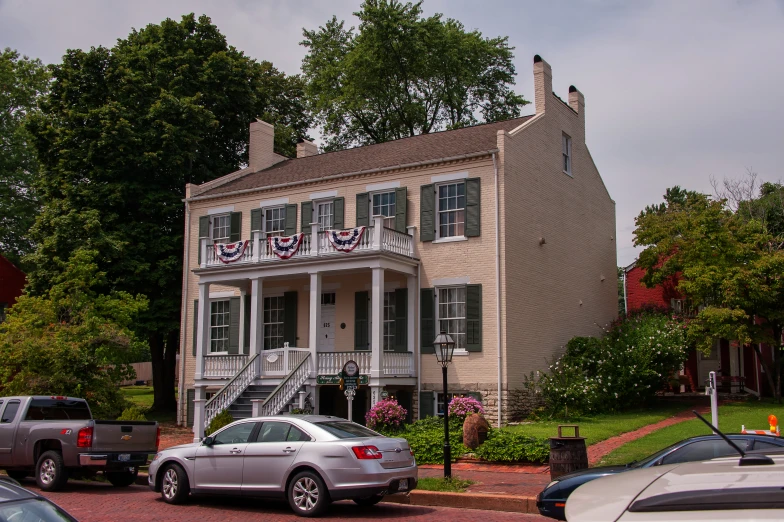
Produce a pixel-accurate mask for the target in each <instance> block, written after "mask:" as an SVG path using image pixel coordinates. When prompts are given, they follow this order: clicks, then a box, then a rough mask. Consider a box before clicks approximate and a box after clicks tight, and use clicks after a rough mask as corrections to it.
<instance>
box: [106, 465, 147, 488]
mask: <svg viewBox="0 0 784 522" xmlns="http://www.w3.org/2000/svg"><path fill="white" fill-rule="evenodd" d="M103 474H104V475H105V476H106V480H108V481H109V482H111V484H112V486H114V487H116V488H125V487H128V486H130V485H131V484H134V483H135V482H136V476H137V475H138V474H139V469H138V468H130V469H124V470H122V471H104V473H103Z"/></svg>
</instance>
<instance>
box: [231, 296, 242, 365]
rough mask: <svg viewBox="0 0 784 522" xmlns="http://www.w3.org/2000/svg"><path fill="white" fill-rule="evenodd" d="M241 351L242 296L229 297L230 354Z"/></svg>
mask: <svg viewBox="0 0 784 522" xmlns="http://www.w3.org/2000/svg"><path fill="white" fill-rule="evenodd" d="M238 353H240V298H239V297H230V298H229V354H231V355H236V354H238Z"/></svg>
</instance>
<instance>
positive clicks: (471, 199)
mask: <svg viewBox="0 0 784 522" xmlns="http://www.w3.org/2000/svg"><path fill="white" fill-rule="evenodd" d="M480 182H481V180H480V179H479V178H469V179H467V180H466V181H465V186H466V218H465V235H466V237H477V236H479V232H480V228H481V227H480V222H481V219H480V212H481V204H480V203H481V200H482V188H481V185H480Z"/></svg>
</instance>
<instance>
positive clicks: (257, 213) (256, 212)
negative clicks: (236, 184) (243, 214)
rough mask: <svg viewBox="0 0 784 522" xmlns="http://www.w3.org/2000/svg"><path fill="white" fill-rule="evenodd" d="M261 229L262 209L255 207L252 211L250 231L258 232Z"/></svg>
mask: <svg viewBox="0 0 784 522" xmlns="http://www.w3.org/2000/svg"><path fill="white" fill-rule="evenodd" d="M259 230H261V209H260V208H254V209H252V210H251V211H250V231H251V232H256V231H259Z"/></svg>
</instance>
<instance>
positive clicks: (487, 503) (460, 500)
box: [383, 489, 539, 515]
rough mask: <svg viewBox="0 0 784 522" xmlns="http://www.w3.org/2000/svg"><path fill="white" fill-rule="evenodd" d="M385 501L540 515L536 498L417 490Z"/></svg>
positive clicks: (391, 496) (392, 496)
mask: <svg viewBox="0 0 784 522" xmlns="http://www.w3.org/2000/svg"><path fill="white" fill-rule="evenodd" d="M383 501H384V502H391V503H394V504H410V505H412V506H435V507H451V508H464V509H482V510H487V511H507V512H511V513H533V514H536V515H538V514H539V509H537V507H536V499H535V498H534V497H514V496H511V495H491V494H487V493H448V492H442V491H420V490H416V489H415V490H414V491H412V492H411V493H409V494H408V495H406V496H402V495H389V496H386V497H384V500H383Z"/></svg>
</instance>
